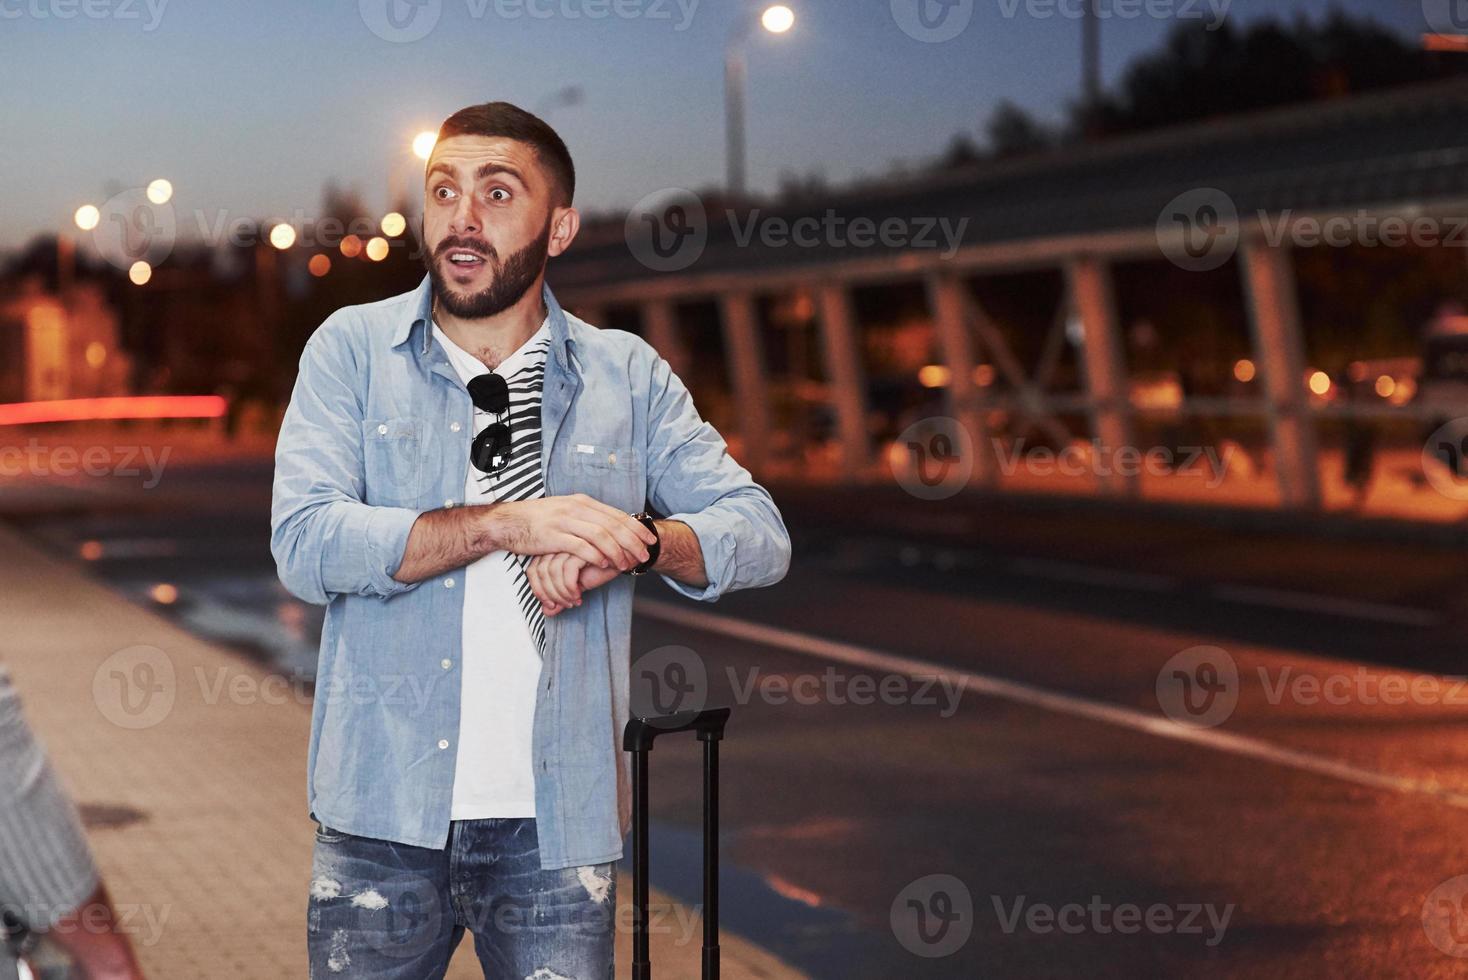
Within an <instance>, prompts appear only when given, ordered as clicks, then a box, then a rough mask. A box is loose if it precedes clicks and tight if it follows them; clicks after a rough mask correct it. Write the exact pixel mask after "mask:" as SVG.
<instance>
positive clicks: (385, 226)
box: [382, 211, 408, 238]
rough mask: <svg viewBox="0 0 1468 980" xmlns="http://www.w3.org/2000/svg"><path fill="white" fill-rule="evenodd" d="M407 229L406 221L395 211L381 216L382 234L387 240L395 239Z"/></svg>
mask: <svg viewBox="0 0 1468 980" xmlns="http://www.w3.org/2000/svg"><path fill="white" fill-rule="evenodd" d="M407 228H408V219H407V218H404V217H403V216H402V215H401V214H398V213H397V212H396V211H389V212H388V213H387V214H385V215H383V216H382V233H383V234H384V235H386V236H387V237H388V238H396V237H398V236H399V235H401V234H402V233H403V232H404V231H406V230H407Z"/></svg>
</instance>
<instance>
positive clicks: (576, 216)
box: [549, 207, 581, 258]
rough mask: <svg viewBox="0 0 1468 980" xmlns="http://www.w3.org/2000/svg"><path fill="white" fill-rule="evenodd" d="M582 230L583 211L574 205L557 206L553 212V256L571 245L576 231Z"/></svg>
mask: <svg viewBox="0 0 1468 980" xmlns="http://www.w3.org/2000/svg"><path fill="white" fill-rule="evenodd" d="M580 230H581V212H579V211H577V210H576V209H575V208H573V207H564V208H556V209H555V210H553V211H552V212H551V233H550V246H549V252H550V255H551V257H552V258H554V257H555V256H557V255H560V254H561V253H562V252H564V251H565V250H566V249H568V248H570V247H571V242H572V241H573V240H575V238H576V233H577V232H578V231H580Z"/></svg>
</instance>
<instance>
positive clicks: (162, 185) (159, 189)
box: [148, 177, 173, 204]
mask: <svg viewBox="0 0 1468 980" xmlns="http://www.w3.org/2000/svg"><path fill="white" fill-rule="evenodd" d="M172 199H173V185H172V184H170V183H169V182H168V181H166V180H164V179H163V178H162V177H159V178H158V179H157V180H155V181H153V182H152V183H151V184H149V185H148V200H150V201H152V202H153V203H154V204H167V203H168V202H169V201H171V200H172Z"/></svg>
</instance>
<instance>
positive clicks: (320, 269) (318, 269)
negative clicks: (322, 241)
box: [306, 253, 331, 279]
mask: <svg viewBox="0 0 1468 980" xmlns="http://www.w3.org/2000/svg"><path fill="white" fill-rule="evenodd" d="M306 268H307V269H309V270H310V271H311V275H313V276H315V277H316V278H318V279H319V278H321V277H322V276H324V275H326V274H327V273H328V272H330V271H331V257H330V256H328V255H326V254H324V253H322V254H318V255H313V256H311V261H310V262H307V263H306Z"/></svg>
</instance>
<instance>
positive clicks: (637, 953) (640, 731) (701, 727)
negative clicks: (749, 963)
mask: <svg viewBox="0 0 1468 980" xmlns="http://www.w3.org/2000/svg"><path fill="white" fill-rule="evenodd" d="M729 712H730V709H728V708H704V709H703V710H701V711H679V712H677V713H675V714H671V715H661V716H659V717H655V718H632V719H631V720H629V721H628V722H627V728H626V729H625V730H624V731H623V733H622V748H623V750H625V751H627V752H631V753H632V980H652V962H651V960H650V958H649V954H648V934H647V754H648V753H649V752H651V751H652V745H653V742H654V740H656V739H657V737H658V736H659V735H668V734H671V733H673V732H690V731H691V732H696V733H697V734H698V739H699V741H701V742H703V980H718V977H719V740H720V739H722V738H723V737H724V726H725V724H727V723H728V721H729Z"/></svg>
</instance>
